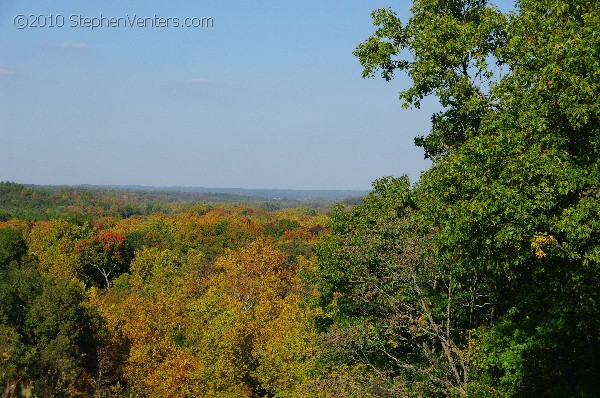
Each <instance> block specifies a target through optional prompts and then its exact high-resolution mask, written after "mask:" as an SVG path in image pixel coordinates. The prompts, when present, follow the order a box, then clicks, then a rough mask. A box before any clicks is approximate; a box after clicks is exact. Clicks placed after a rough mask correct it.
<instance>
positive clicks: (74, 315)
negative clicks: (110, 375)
mask: <svg viewBox="0 0 600 398" xmlns="http://www.w3.org/2000/svg"><path fill="white" fill-rule="evenodd" d="M0 300H1V302H2V306H0V335H1V338H0V381H1V382H2V389H3V394H4V395H3V396H21V395H20V394H21V392H22V391H23V390H24V389H25V388H27V389H30V390H31V393H32V394H33V395H34V396H39V397H53V396H81V395H82V394H91V391H92V390H93V387H94V385H93V384H94V383H93V380H94V375H95V372H96V351H97V349H98V347H99V344H100V338H101V333H102V329H103V328H102V323H101V321H100V318H99V317H98V316H97V314H96V313H95V312H94V311H93V310H91V309H90V308H89V307H87V306H86V305H85V304H84V292H83V291H82V289H81V287H79V286H78V285H76V284H74V283H72V282H70V281H67V280H64V279H60V278H51V277H47V276H43V275H41V274H40V272H39V271H38V270H37V264H35V262H33V261H32V259H31V258H25V259H24V260H23V262H22V263H19V264H18V263H16V262H13V263H12V264H11V265H10V266H9V267H8V268H7V269H4V270H0Z"/></svg>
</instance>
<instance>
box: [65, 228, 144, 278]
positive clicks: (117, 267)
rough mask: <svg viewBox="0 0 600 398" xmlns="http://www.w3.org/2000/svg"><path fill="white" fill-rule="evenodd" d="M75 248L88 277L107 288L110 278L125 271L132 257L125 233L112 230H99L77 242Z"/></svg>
mask: <svg viewBox="0 0 600 398" xmlns="http://www.w3.org/2000/svg"><path fill="white" fill-rule="evenodd" d="M75 250H76V251H77V253H78V254H79V261H80V262H81V264H82V268H83V270H84V272H85V273H86V275H87V276H88V278H89V279H91V280H92V281H93V282H94V283H96V284H98V285H100V286H103V287H105V288H107V289H110V280H111V279H112V278H114V277H116V276H118V275H120V274H122V273H123V272H126V271H127V269H128V267H129V263H130V262H131V258H132V257H133V253H132V250H131V247H130V246H129V245H128V244H127V242H126V238H125V235H123V234H118V233H114V232H112V231H99V232H98V233H97V234H95V235H94V236H92V237H91V238H90V239H83V240H81V241H79V242H77V244H76V245H75Z"/></svg>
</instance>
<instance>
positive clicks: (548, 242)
mask: <svg viewBox="0 0 600 398" xmlns="http://www.w3.org/2000/svg"><path fill="white" fill-rule="evenodd" d="M557 244H558V242H557V241H556V238H555V237H554V236H552V235H548V234H547V233H546V232H544V233H543V234H538V235H534V237H533V239H532V240H531V251H532V252H533V254H534V255H535V256H536V257H537V258H539V259H542V258H545V257H546V252H545V251H544V249H543V247H551V246H556V245H557Z"/></svg>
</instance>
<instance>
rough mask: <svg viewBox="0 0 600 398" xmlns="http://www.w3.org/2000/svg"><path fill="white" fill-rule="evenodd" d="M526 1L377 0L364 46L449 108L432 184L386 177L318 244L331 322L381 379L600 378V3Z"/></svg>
mask: <svg viewBox="0 0 600 398" xmlns="http://www.w3.org/2000/svg"><path fill="white" fill-rule="evenodd" d="M516 6H517V8H516V10H515V12H514V13H512V14H510V15H502V14H501V13H500V12H499V11H498V10H496V9H495V8H494V7H491V6H488V5H487V4H486V2H484V1H477V2H474V1H465V0H459V1H436V0H416V1H415V2H414V5H413V9H412V10H413V17H411V19H410V20H409V21H408V23H407V24H406V25H403V24H402V23H401V22H400V21H399V19H398V18H397V17H396V16H395V15H394V14H393V12H391V11H390V10H379V11H376V12H375V13H374V14H373V17H374V22H375V24H376V25H377V26H378V29H377V31H376V33H375V34H374V35H373V36H372V37H371V38H369V39H368V40H367V41H366V42H365V43H363V44H361V45H360V46H359V47H358V49H357V51H356V55H357V56H358V57H359V58H360V60H361V62H362V64H363V66H364V67H365V73H364V74H365V76H370V75H373V74H374V73H375V72H376V71H378V70H380V71H381V72H382V75H383V77H384V78H386V79H390V78H392V76H393V73H394V72H395V71H406V72H408V75H409V77H410V78H411V79H412V81H413V85H412V86H411V87H410V88H409V89H407V90H405V91H403V92H402V93H401V99H402V100H403V101H404V102H405V104H406V105H414V106H417V107H418V106H419V101H420V100H421V99H422V98H424V96H426V95H429V94H435V95H436V96H438V98H439V99H440V102H441V104H442V106H444V111H443V112H441V113H439V114H436V115H434V116H433V119H432V122H433V123H432V131H431V133H430V134H429V135H428V136H427V137H426V138H423V139H419V140H418V142H417V143H418V144H420V145H422V146H424V148H425V150H426V155H427V156H429V157H432V158H433V159H434V164H433V167H432V168H431V169H430V170H428V171H427V172H426V173H424V174H423V175H422V177H421V181H420V183H419V184H418V185H417V186H415V187H414V188H412V189H409V187H408V183H407V182H404V183H403V184H400V186H404V188H402V189H399V188H397V187H398V183H397V182H390V181H388V182H387V183H385V184H384V186H383V188H384V189H382V186H381V182H380V183H378V184H377V185H376V187H375V188H376V189H375V191H374V193H373V195H372V196H371V197H370V199H368V201H367V202H366V204H365V205H363V206H359V207H358V208H356V209H355V210H353V211H352V212H351V213H349V214H346V213H341V212H340V211H338V213H337V214H336V215H335V216H334V219H333V223H332V227H331V228H332V232H333V237H332V238H330V239H326V240H325V241H324V242H323V243H322V244H321V246H320V248H319V250H318V255H319V258H320V270H319V271H318V272H317V273H316V279H315V281H316V283H317V285H318V287H319V292H320V296H319V300H320V304H319V306H320V307H321V308H322V309H323V316H322V318H321V319H320V322H321V325H322V330H323V331H325V332H326V334H325V335H324V338H325V340H326V341H327V342H328V345H329V347H331V348H332V351H333V352H334V353H339V352H342V353H344V355H337V356H334V358H335V359H336V360H338V362H342V363H343V364H344V366H348V365H349V366H354V367H359V368H360V366H365V368H366V369H370V373H371V375H372V380H371V382H370V384H369V385H370V386H371V391H373V392H372V394H373V395H381V394H383V393H381V392H377V391H375V388H376V387H377V388H380V389H381V388H383V391H386V394H391V395H393V396H401V395H403V394H407V393H408V394H414V395H440V394H445V395H452V394H456V395H469V396H488V395H489V396H540V395H549V396H595V395H598V394H599V391H600V382H599V381H598V378H597V377H596V375H597V374H599V372H600V360H599V358H600V356H599V355H598V353H599V352H600V339H599V337H598V333H597V331H598V330H600V301H599V299H600V297H599V292H598V286H600V264H599V260H600V257H599V256H598V254H599V253H600V245H599V244H598V242H600V240H599V238H600V236H599V233H600V223H599V222H598V220H599V219H600V218H599V217H598V216H599V215H600V203H599V199H600V197H599V196H598V192H599V191H600V173H599V166H600V162H599V161H598V159H600V156H599V155H600V153H599V150H600V146H599V142H600V141H599V138H600V89H599V87H600V73H599V72H598V71H599V70H600V50H599V49H600V34H599V30H598V29H597V27H598V26H599V22H600V8H598V7H597V2H596V1H590V0H578V1H570V2H565V1H560V0H550V1H541V0H525V1H520V2H518V3H517V4H516ZM409 55H410V57H411V58H410V59H407V57H408V56H409ZM492 63H496V64H497V66H496V67H495V68H494V67H491V65H492ZM494 71H502V72H504V76H500V75H498V76H493V73H494ZM477 81H483V83H484V85H483V86H482V85H481V84H476V82H477ZM383 181H387V180H383ZM394 187H396V188H394ZM394 191H396V192H394ZM394 201H396V202H397V203H396V204H393V203H394ZM428 275H429V277H428V278H427V276H428ZM394 320H396V323H394ZM419 347H421V349H417V348H419ZM340 360H341V361H340ZM411 388H412V389H413V390H410V389H411ZM415 388H417V389H418V390H414V389H415Z"/></svg>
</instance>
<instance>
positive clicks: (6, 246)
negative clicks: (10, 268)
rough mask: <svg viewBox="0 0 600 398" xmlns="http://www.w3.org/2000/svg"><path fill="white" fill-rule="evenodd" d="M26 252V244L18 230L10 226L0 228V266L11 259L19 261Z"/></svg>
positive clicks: (8, 262)
mask: <svg viewBox="0 0 600 398" xmlns="http://www.w3.org/2000/svg"><path fill="white" fill-rule="evenodd" d="M26 253H27V244H26V243H25V239H23V235H21V233H20V232H19V231H15V230H14V229H10V228H1V229H0V268H2V267H5V266H7V265H8V264H10V263H11V262H12V261H19V260H20V259H21V257H22V256H23V255H24V254H26Z"/></svg>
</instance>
